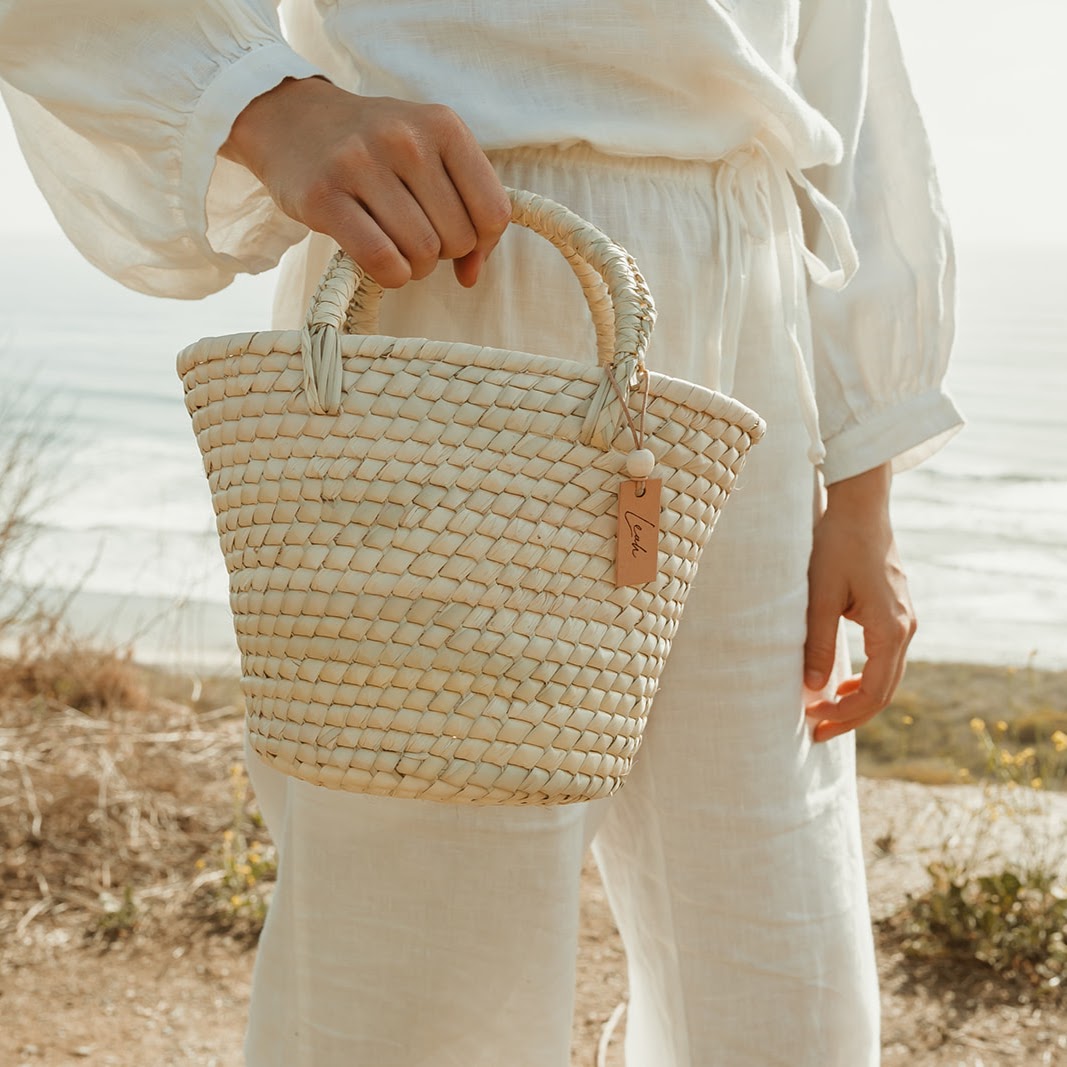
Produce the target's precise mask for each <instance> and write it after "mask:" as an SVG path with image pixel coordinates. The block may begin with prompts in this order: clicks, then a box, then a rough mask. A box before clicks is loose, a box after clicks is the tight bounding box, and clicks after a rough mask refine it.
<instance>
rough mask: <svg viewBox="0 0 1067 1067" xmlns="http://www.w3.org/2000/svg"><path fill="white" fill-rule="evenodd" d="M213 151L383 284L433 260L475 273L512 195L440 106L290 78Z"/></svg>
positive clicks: (414, 273) (391, 284) (395, 283)
mask: <svg viewBox="0 0 1067 1067" xmlns="http://www.w3.org/2000/svg"><path fill="white" fill-rule="evenodd" d="M220 154H221V155H223V156H225V157H226V158H227V159H231V160H233V161H235V162H237V163H240V164H242V165H243V166H245V167H247V168H248V169H249V170H250V171H251V172H252V173H253V174H255V175H256V177H257V178H259V180H260V181H261V182H263V184H264V185H265V186H266V188H267V190H268V191H269V192H270V195H271V196H272V197H273V198H274V200H275V201H276V203H277V204H278V206H279V207H280V208H281V209H282V210H283V211H284V212H285V213H286V214H287V215H289V216H291V217H292V218H294V219H296V220H297V221H298V222H302V223H303V224H304V225H305V226H308V227H310V228H311V229H313V230H317V231H319V232H320V233H325V234H328V235H329V236H330V237H332V238H333V239H334V240H335V241H337V243H338V244H339V245H340V246H341V247H342V248H343V249H344V250H345V251H346V252H347V253H348V254H349V255H350V256H351V257H352V258H353V259H354V260H355V261H356V262H357V263H358V264H359V265H360V266H361V267H362V268H363V269H364V270H365V271H367V273H368V274H370V276H371V277H372V278H374V279H375V281H377V282H378V284H379V285H382V286H385V287H386V288H390V289H391V288H399V287H400V286H402V285H404V284H405V282H407V281H409V280H410V279H413V278H424V277H425V276H426V275H427V274H429V273H430V272H431V271H432V270H433V269H434V267H436V266H437V263H438V261H439V260H442V259H451V260H453V261H454V264H453V265H454V268H455V272H456V277H457V278H458V279H459V281H460V283H461V284H462V285H465V286H471V285H474V283H475V282H476V281H477V279H478V273H479V271H480V270H481V267H482V264H483V263H484V262H485V260H486V257H487V256H488V255H489V253H490V251H492V249H493V247H494V246H495V245H496V243H497V241H498V240H499V239H500V235H501V234H502V233H503V232H504V230H505V229H506V227H507V224H508V221H509V219H510V217H511V204H510V202H509V200H508V197H507V194H506V193H505V192H504V189H503V187H502V186H501V184H500V181H499V180H498V179H497V176H496V174H495V172H494V171H493V168H492V166H491V165H490V163H489V161H488V160H487V159H486V157H485V154H484V153H483V152H482V150H481V148H480V147H479V146H478V143H477V141H475V139H474V135H473V134H472V133H471V131H470V130H469V129H468V128H467V127H466V126H465V125H464V124H463V122H462V121H461V120H460V119H459V117H458V116H457V115H456V114H455V113H454V112H452V111H451V110H449V109H448V108H447V107H444V106H440V105H436V104H412V103H408V102H406V101H403V100H393V99H391V98H389V97H363V96H356V95H354V94H352V93H349V92H346V91H345V90H343V89H339V88H338V87H337V86H335V85H333V84H332V83H331V82H328V81H326V80H325V79H322V78H307V79H299V80H294V79H288V80H286V81H283V82H282V83H281V84H280V85H278V86H276V87H275V88H274V89H272V90H270V92H267V93H264V94H263V95H262V96H259V97H257V98H256V99H255V100H253V101H252V102H251V103H250V104H249V105H248V106H247V107H246V108H245V109H244V111H242V112H241V114H240V115H239V116H238V117H237V119H236V121H235V122H234V124H233V128H232V130H231V131H230V136H229V138H228V139H227V141H226V143H225V144H224V145H223V146H222V149H221V150H220Z"/></svg>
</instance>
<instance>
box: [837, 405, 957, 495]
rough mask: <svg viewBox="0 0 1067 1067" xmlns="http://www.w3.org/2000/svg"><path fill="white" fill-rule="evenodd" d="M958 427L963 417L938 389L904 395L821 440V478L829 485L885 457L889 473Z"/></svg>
mask: <svg viewBox="0 0 1067 1067" xmlns="http://www.w3.org/2000/svg"><path fill="white" fill-rule="evenodd" d="M962 427H963V417H962V416H961V415H960V413H959V411H958V410H957V409H956V405H955V404H954V403H953V402H952V400H951V399H950V397H949V396H948V395H947V394H946V393H944V392H943V391H942V390H941V389H931V390H930V391H929V392H926V393H920V394H918V395H917V396H912V397H908V398H907V399H905V400H901V401H899V402H898V403H896V404H893V405H892V406H890V407H884V408H880V409H879V410H877V411H874V412H872V413H871V414H870V415H868V416H867V417H866V418H865V419H863V420H862V421H861V422H859V423H856V424H854V425H852V426H849V427H848V428H847V429H845V430H842V431H841V432H840V433H838V434H835V435H834V436H833V437H831V438H830V439H829V440H827V441H825V442H824V444H825V446H826V458H825V459H824V460H823V464H822V474H823V479H824V481H825V482H826V484H827V485H832V484H833V483H834V482H840V481H843V480H844V479H845V478H852V477H853V476H855V475H857V474H862V473H863V472H864V471H868V470H871V469H872V468H874V467H879V466H881V465H882V464H883V463H886V462H888V461H890V460H892V462H893V470H894V472H898V471H903V470H907V469H908V468H909V467H914V466H916V464H919V463H921V462H922V461H923V460H925V459H927V458H929V457H930V456H932V455H933V454H934V453H935V452H937V451H938V450H939V449H940V448H941V447H942V446H943V445H944V444H945V443H946V442H947V441H948V440H949V439H950V438H952V437H953V436H954V435H955V434H956V433H958V432H959V430H960V429H961V428H962Z"/></svg>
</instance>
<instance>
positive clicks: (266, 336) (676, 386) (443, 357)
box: [177, 330, 766, 444]
mask: <svg viewBox="0 0 1067 1067" xmlns="http://www.w3.org/2000/svg"><path fill="white" fill-rule="evenodd" d="M302 337H303V331H301V330H252V331H249V332H248V333H239V334H223V335H220V336H212V337H202V338H200V340H198V341H194V342H193V343H192V344H190V345H187V346H186V347H185V348H183V349H182V350H181V352H179V353H178V357H177V369H178V375H179V376H180V377H181V378H183V379H184V378H185V376H186V375H187V374H188V373H189V372H190V371H193V370H195V368H196V367H199V366H205V365H207V364H211V363H218V362H221V361H223V360H227V359H232V358H234V356H237V355H252V356H260V357H265V356H267V355H268V354H270V353H271V352H276V353H279V354H288V355H291V356H293V357H295V358H298V357H299V355H300V345H301V340H302ZM254 338H262V341H263V342H268V343H269V344H270V347H269V348H268V349H266V350H265V351H263V352H249V351H248V349H249V348H250V346H251V342H252V340H253V339H254ZM282 338H284V339H285V340H286V341H287V342H288V344H279V343H278V342H279V341H280V340H281V339H282ZM223 341H225V342H226V347H225V348H223V347H222V346H221V344H220V342H223ZM261 343H262V342H261ZM427 345H433V346H437V347H438V348H439V349H440V351H439V352H438V353H436V354H435V356H436V358H437V359H439V361H440V362H442V363H446V364H449V365H452V366H456V367H470V366H474V367H480V368H482V369H484V370H501V371H505V372H509V373H512V374H537V373H544V372H547V373H553V374H556V375H558V376H560V377H566V378H570V379H571V380H572V381H584V382H587V383H588V384H589V385H591V386H593V387H595V386H597V385H598V384H599V383H600V381H601V379H602V378H603V375H604V370H603V368H602V367H601V366H600V365H599V364H597V363H595V362H594V363H585V362H582V361H580V360H576V359H567V358H565V357H563V356H548V355H544V354H543V353H538V352H526V351H522V350H521V349H510V348H496V347H494V346H492V345H475V344H471V343H470V342H467V341H442V340H436V339H434V338H430V337H394V336H389V335H387V334H342V335H341V359H342V362H343V361H344V360H347V359H355V358H358V357H366V356H367V355H369V354H371V352H373V350H375V349H386V348H388V349H390V351H389V352H388V353H385V352H381V353H379V355H386V354H388V355H393V356H394V357H395V358H397V359H404V358H411V359H415V358H419V356H420V354H421V352H422V351H423V350H424V349H425V347H426V346H427ZM409 346H418V351H416V352H411V353H406V352H404V351H403V350H401V351H400V352H396V351H395V349H396V348H397V347H401V348H402V349H403V348H407V347H409ZM368 349H370V350H371V352H368V351H367V350H368ZM422 358H426V357H422ZM531 361H537V362H538V363H539V364H540V369H538V368H537V367H534V366H531V365H530V364H531ZM648 371H649V392H650V394H651V395H652V396H653V397H654V398H656V399H665V400H669V401H671V402H672V403H675V404H677V405H678V406H680V407H682V408H685V409H687V410H689V411H692V412H694V413H696V414H700V415H709V416H711V417H713V418H720V419H724V420H726V421H728V422H731V423H733V424H734V425H736V426H739V427H740V428H742V429H743V430H744V431H745V432H746V433H747V434H749V435H750V436H751V438H752V442H753V444H755V443H756V442H757V441H759V440H760V439H761V438H762V437H763V435H764V433H765V432H766V423H765V421H764V419H763V418H762V416H760V415H759V414H758V413H757V412H755V411H753V410H752V408H750V407H748V405H747V404H745V403H744V402H743V401H740V400H738V399H737V398H736V397H733V396H730V395H729V394H728V393H723V392H721V391H720V390H717V389H711V388H709V387H708V386H706V385H700V384H698V383H696V382H691V381H689V380H688V379H685V378H675V377H673V376H671V375H669V374H664V373H662V372H661V371H657V370H653V369H652V368H651V367H649V368H648Z"/></svg>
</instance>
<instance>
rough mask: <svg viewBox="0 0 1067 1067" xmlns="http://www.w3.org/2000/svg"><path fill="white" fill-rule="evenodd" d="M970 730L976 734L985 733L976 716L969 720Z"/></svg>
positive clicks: (983, 724) (982, 723)
mask: <svg viewBox="0 0 1067 1067" xmlns="http://www.w3.org/2000/svg"><path fill="white" fill-rule="evenodd" d="M971 729H972V730H973V731H974V732H975V733H976V734H984V733H985V723H984V722H982V720H981V719H979V718H978V717H977V716H975V718H973V719H971Z"/></svg>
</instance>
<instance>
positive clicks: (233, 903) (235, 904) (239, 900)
mask: <svg viewBox="0 0 1067 1067" xmlns="http://www.w3.org/2000/svg"><path fill="white" fill-rule="evenodd" d="M244 902H245V898H244V897H242V896H238V895H237V894H234V895H233V896H232V897H230V907H231V908H239V907H240V906H241V905H242V904H243V903H244Z"/></svg>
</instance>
